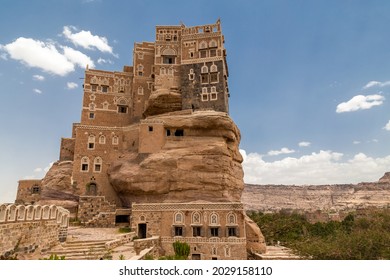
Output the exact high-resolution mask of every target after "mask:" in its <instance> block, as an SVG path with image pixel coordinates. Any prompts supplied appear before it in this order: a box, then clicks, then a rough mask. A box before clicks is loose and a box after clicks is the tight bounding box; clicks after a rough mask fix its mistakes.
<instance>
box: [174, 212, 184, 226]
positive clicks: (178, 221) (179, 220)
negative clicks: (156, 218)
mask: <svg viewBox="0 0 390 280" xmlns="http://www.w3.org/2000/svg"><path fill="white" fill-rule="evenodd" d="M175 224H184V215H183V213H181V212H177V213H175Z"/></svg>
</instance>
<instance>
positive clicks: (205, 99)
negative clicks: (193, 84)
mask: <svg viewBox="0 0 390 280" xmlns="http://www.w3.org/2000/svg"><path fill="white" fill-rule="evenodd" d="M208 100H209V95H208V94H207V93H203V94H202V101H208Z"/></svg>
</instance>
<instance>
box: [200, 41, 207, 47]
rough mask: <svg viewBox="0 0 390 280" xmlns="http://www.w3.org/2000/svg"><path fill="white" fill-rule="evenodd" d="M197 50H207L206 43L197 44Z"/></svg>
mask: <svg viewBox="0 0 390 280" xmlns="http://www.w3.org/2000/svg"><path fill="white" fill-rule="evenodd" d="M199 49H207V42H206V41H202V42H200V43H199Z"/></svg>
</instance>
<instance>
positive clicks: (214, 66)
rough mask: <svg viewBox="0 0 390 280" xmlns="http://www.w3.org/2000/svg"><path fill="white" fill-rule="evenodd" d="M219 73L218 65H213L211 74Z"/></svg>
mask: <svg viewBox="0 0 390 280" xmlns="http://www.w3.org/2000/svg"><path fill="white" fill-rule="evenodd" d="M217 71H218V67H217V65H215V64H213V65H211V66H210V72H217Z"/></svg>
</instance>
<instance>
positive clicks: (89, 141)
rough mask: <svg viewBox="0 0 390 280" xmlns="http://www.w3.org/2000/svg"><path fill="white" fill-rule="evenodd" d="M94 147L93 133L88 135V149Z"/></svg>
mask: <svg viewBox="0 0 390 280" xmlns="http://www.w3.org/2000/svg"><path fill="white" fill-rule="evenodd" d="M93 149H95V135H92V134H91V135H89V136H88V150H93Z"/></svg>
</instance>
